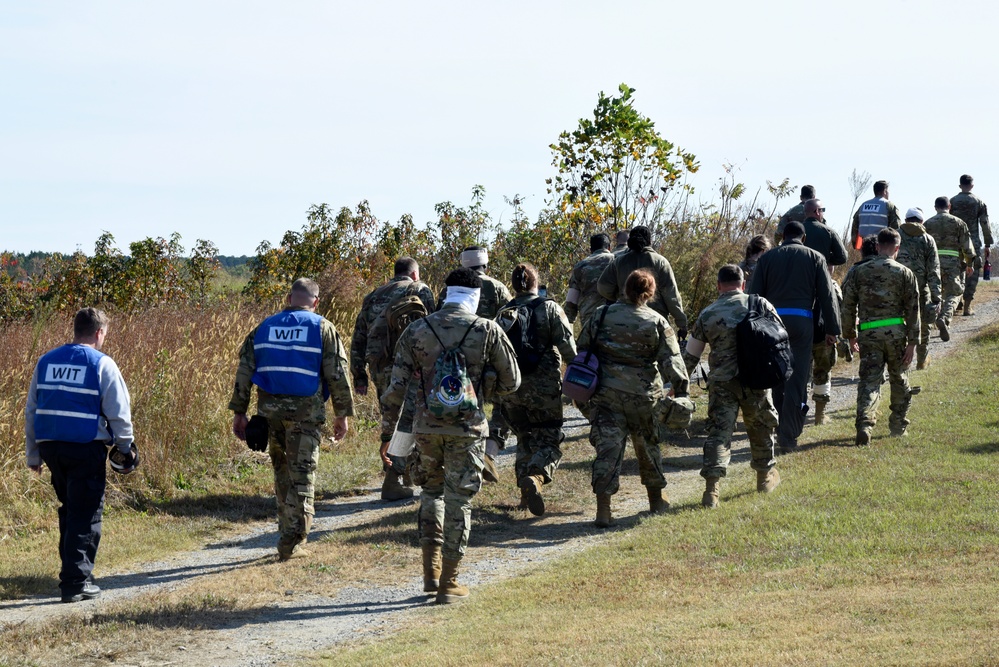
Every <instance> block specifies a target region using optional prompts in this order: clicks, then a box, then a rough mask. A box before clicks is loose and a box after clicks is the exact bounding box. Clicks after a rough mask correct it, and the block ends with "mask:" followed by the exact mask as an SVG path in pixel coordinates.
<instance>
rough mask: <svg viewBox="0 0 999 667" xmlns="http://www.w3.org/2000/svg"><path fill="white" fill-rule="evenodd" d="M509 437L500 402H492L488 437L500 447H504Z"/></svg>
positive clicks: (508, 428) (507, 425)
mask: <svg viewBox="0 0 999 667" xmlns="http://www.w3.org/2000/svg"><path fill="white" fill-rule="evenodd" d="M509 437H510V425H509V424H507V421H506V417H504V416H503V410H502V409H501V408H500V403H499V402H496V403H493V414H492V416H491V417H490V418H489V439H490V440H495V441H496V444H497V445H498V446H499V448H500V449H506V439H507V438H509Z"/></svg>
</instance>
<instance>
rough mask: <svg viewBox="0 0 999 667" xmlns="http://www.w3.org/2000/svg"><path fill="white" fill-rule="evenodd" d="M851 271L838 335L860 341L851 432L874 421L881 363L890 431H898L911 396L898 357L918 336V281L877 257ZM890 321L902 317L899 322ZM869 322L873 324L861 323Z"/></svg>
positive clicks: (895, 264) (865, 428)
mask: <svg viewBox="0 0 999 667" xmlns="http://www.w3.org/2000/svg"><path fill="white" fill-rule="evenodd" d="M851 273H852V275H850V276H849V277H848V280H847V281H846V283H845V284H844V285H843V309H842V320H843V322H842V323H843V335H844V336H846V337H847V338H850V339H853V338H859V343H860V380H859V382H858V384H857V432H858V433H860V432H861V431H864V432H866V433H868V434H870V432H871V430H872V429H873V428H874V424H875V423H876V422H877V408H878V403H879V402H880V398H881V384H882V383H883V382H884V371H885V367H887V369H888V381H889V382H890V383H891V417H890V418H889V420H888V423H889V425H890V427H891V430H892V432H893V433H896V434H897V433H901V432H903V431H904V430H905V427H906V426H907V425H908V424H909V420H908V419H907V418H906V413H907V412H908V411H909V403H910V402H911V400H912V397H911V394H910V392H909V379H908V373H907V372H906V369H905V368H903V367H902V356H903V355H904V353H905V348H906V346H907V345H908V343H910V342H915V341H917V340H918V338H919V285H918V283H917V281H916V276H915V275H913V273H912V271H910V270H909V269H907V268H906V267H904V266H902V265H901V264H899V263H898V262H896V261H895V260H893V259H890V258H888V257H883V256H878V257H874V258H872V259H871V260H870V261H868V262H865V263H864V264H857V265H856V266H854V267H853V270H852V271H851ZM858 314H859V317H860V323H861V324H860V328H861V331H860V335H859V337H858V335H857V329H858V327H857V317H858ZM893 320H903V321H904V324H902V323H898V322H892V321H893ZM885 321H888V322H889V323H887V324H886V323H885ZM870 324H878V325H879V326H874V327H869V326H865V325H870Z"/></svg>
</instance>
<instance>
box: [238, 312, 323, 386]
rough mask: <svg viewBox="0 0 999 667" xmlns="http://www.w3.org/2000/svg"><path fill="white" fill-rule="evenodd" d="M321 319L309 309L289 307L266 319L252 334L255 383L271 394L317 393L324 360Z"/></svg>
mask: <svg viewBox="0 0 999 667" xmlns="http://www.w3.org/2000/svg"><path fill="white" fill-rule="evenodd" d="M322 320H323V318H322V316H321V315H317V314H316V313H311V312H309V311H307V310H286V311H282V312H280V313H278V314H277V315H272V316H271V317H268V318H267V319H266V320H264V322H263V324H261V325H260V327H259V328H258V329H257V333H256V335H255V336H254V337H253V355H254V358H255V359H256V362H257V368H256V370H255V371H254V373H253V384H255V385H257V386H258V387H260V388H261V389H263V390H264V391H266V392H267V393H268V394H282V395H286V396H312V395H313V394H315V393H316V391H318V390H319V373H320V371H321V370H322V363H323V342H322V332H321V329H320V326H319V324H320V322H322Z"/></svg>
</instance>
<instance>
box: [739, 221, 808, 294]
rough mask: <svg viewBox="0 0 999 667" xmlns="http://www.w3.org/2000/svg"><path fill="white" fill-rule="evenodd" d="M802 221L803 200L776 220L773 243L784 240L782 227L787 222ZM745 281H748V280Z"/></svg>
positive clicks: (779, 242) (785, 225)
mask: <svg viewBox="0 0 999 667" xmlns="http://www.w3.org/2000/svg"><path fill="white" fill-rule="evenodd" d="M792 220H793V221H795V222H804V221H805V202H801V203H798V204H795V205H794V206H792V207H791V208H789V209H787V213H785V214H784V215H782V216H781V217H780V220H778V221H777V231H775V232H774V243H775V244H776V245H780V244H781V243H783V242H784V228H785V227H787V223H789V222H791V221H792ZM746 282H749V281H748V280H747V281H746Z"/></svg>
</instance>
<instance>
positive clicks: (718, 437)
mask: <svg viewBox="0 0 999 667" xmlns="http://www.w3.org/2000/svg"><path fill="white" fill-rule="evenodd" d="M739 408H742V421H743V422H744V423H745V424H746V434H747V435H749V452H750V456H751V457H752V460H751V461H750V464H749V465H750V467H751V468H752V469H753V470H769V469H770V468H772V467H773V466H774V463H775V461H774V429H775V428H776V427H777V409H776V408H774V404H773V403H772V402H771V401H770V390H769V389H748V388H746V387H744V386H743V385H742V383H741V382H739V381H738V380H730V381H729V382H713V383H711V385H710V387H709V389H708V419H707V422H708V423H707V433H708V437H707V439H706V440H705V441H704V465H703V466H702V467H701V476H702V477H724V476H725V471H726V470H727V469H728V464H729V461H730V460H731V459H732V431H733V430H734V429H735V423H736V420H737V419H738V418H739Z"/></svg>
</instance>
